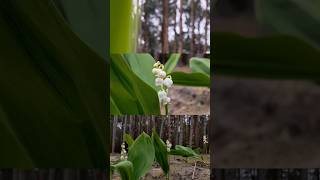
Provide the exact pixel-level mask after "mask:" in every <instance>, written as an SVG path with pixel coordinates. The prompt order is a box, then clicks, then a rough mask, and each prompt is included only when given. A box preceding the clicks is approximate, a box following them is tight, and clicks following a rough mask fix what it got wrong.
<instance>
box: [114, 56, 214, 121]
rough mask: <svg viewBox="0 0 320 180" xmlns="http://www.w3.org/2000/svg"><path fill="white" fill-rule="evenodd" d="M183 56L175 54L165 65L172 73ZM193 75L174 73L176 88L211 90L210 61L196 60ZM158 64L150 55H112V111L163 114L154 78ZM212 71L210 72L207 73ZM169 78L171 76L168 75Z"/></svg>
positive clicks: (118, 112)
mask: <svg viewBox="0 0 320 180" xmlns="http://www.w3.org/2000/svg"><path fill="white" fill-rule="evenodd" d="M179 57H180V55H179V54H172V55H171V56H170V58H169V60H168V62H167V63H166V64H165V69H166V70H168V72H171V71H172V70H173V69H174V68H175V66H176V65H177V63H178V60H179ZM192 61H194V62H193V63H192V64H193V65H192V68H193V69H194V71H198V72H194V73H183V72H172V73H170V75H171V76H172V79H173V81H174V85H187V86H207V87H209V86H210V76H208V74H207V73H208V70H209V73H210V63H209V62H208V61H209V59H204V58H193V60H192ZM155 62H156V61H155V60H154V58H153V57H152V56H151V55H149V54H137V53H126V54H113V55H111V63H110V99H111V101H110V107H111V108H110V111H111V114H113V115H118V114H145V115H146V114H152V115H159V114H160V104H159V100H158V95H157V92H158V90H159V87H156V86H155V83H154V80H155V77H154V75H153V74H152V68H153V64H154V63H155ZM208 68H209V69H208ZM168 74H169V73H168Z"/></svg>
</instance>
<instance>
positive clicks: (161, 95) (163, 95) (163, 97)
mask: <svg viewBox="0 0 320 180" xmlns="http://www.w3.org/2000/svg"><path fill="white" fill-rule="evenodd" d="M158 96H159V100H160V102H161V101H163V99H166V98H167V93H166V92H165V91H163V90H160V91H159V92H158Z"/></svg>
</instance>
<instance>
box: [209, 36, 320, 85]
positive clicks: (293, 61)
mask: <svg viewBox="0 0 320 180" xmlns="http://www.w3.org/2000/svg"><path fill="white" fill-rule="evenodd" d="M212 38H213V39H214V41H215V45H214V49H215V53H214V54H213V58H214V59H215V64H214V67H215V73H216V74H223V75H236V76H243V77H255V78H256V77H260V78H275V79H306V80H316V81H318V80H319V79H320V71H319V69H320V61H319V59H320V52H319V50H317V49H315V48H314V47H312V46H311V45H309V44H307V43H306V42H305V41H303V40H301V39H299V38H296V37H293V36H287V35H274V36H270V37H262V38H246V37H242V36H239V35H236V34H233V33H213V34H212ZM230 52H232V53H230Z"/></svg>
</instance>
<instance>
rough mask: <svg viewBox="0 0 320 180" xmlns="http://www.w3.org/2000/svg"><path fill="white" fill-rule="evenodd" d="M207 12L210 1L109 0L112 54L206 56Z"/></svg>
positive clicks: (207, 37) (208, 16)
mask: <svg viewBox="0 0 320 180" xmlns="http://www.w3.org/2000/svg"><path fill="white" fill-rule="evenodd" d="M122 11H123V14H126V15H122V13H121V12H122ZM128 12H129V14H128ZM209 12H210V1H209V0H163V1H157V0H148V1H146V0H125V1H123V2H122V3H119V2H117V1H111V19H110V22H111V36H110V38H111V52H113V53H119V52H144V53H151V54H152V55H157V54H159V53H161V54H168V53H173V52H178V53H181V54H189V55H190V57H192V56H195V55H201V56H202V55H204V54H209V53H210V13H209ZM119 27H121V28H119ZM120 42H121V43H122V44H120ZM126 44H129V45H128V46H126Z"/></svg>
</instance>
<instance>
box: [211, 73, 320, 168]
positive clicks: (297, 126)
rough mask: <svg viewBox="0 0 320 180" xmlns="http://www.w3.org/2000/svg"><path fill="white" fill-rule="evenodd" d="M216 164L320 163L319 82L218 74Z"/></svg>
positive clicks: (299, 165) (276, 165) (287, 165)
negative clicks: (244, 77)
mask: <svg viewBox="0 0 320 180" xmlns="http://www.w3.org/2000/svg"><path fill="white" fill-rule="evenodd" d="M214 83H215V86H214V88H213V89H211V91H213V96H214V103H213V104H212V106H213V119H214V127H213V129H214V130H213V132H214V138H212V142H211V143H213V146H214V148H215V151H214V155H213V159H214V162H213V163H214V164H215V166H216V167H219V168H220V167H221V168H223V167H233V168H236V167H257V168H258V167H260V168H268V167H273V168H281V167H282V168H291V167H295V168H302V167H303V168H307V167H310V168H311V167H319V166H320V111H319V110H320V85H319V84H316V83H314V82H308V81H297V80H290V81H288V80H285V81H281V80H259V79H239V78H231V77H218V76H216V77H215V81H214Z"/></svg>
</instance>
